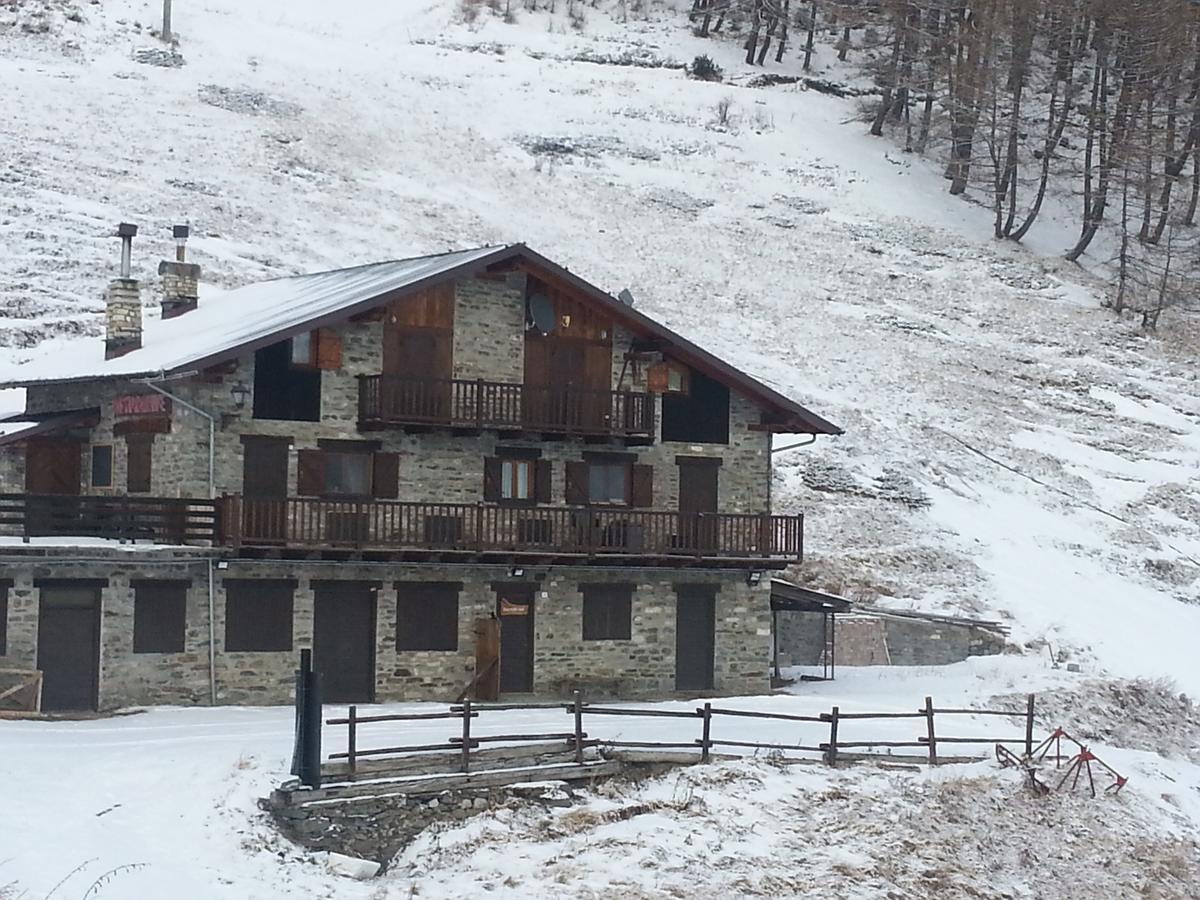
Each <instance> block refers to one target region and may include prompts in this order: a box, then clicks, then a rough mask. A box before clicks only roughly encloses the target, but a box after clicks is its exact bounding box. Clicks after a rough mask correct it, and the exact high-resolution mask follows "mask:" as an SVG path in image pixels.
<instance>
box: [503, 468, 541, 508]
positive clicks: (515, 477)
mask: <svg viewBox="0 0 1200 900" xmlns="http://www.w3.org/2000/svg"><path fill="white" fill-rule="evenodd" d="M522 470H523V471H524V472H525V491H524V493H521V492H520V491H519V490H518V488H519V487H520V483H521V481H520V472H521V471H522ZM536 480H537V460H533V459H519V458H517V457H509V458H505V457H501V458H500V502H501V503H513V504H530V503H534V502H536V496H537V486H536V483H535V482H536ZM506 484H507V492H506Z"/></svg>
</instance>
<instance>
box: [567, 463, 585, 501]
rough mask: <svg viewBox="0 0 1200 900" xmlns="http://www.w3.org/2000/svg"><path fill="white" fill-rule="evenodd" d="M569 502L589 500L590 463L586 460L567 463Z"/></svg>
mask: <svg viewBox="0 0 1200 900" xmlns="http://www.w3.org/2000/svg"><path fill="white" fill-rule="evenodd" d="M566 500H567V502H568V503H573V504H583V503H587V502H588V464H587V463H585V462H568V463H567V490H566Z"/></svg>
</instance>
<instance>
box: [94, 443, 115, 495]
mask: <svg viewBox="0 0 1200 900" xmlns="http://www.w3.org/2000/svg"><path fill="white" fill-rule="evenodd" d="M112 470H113V448H112V444H93V445H92V487H94V488H109V487H112V486H113V471H112Z"/></svg>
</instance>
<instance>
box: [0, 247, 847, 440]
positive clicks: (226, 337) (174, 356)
mask: <svg viewBox="0 0 1200 900" xmlns="http://www.w3.org/2000/svg"><path fill="white" fill-rule="evenodd" d="M518 258H519V259H521V260H523V261H525V262H527V263H529V264H532V265H534V266H535V267H537V268H538V269H541V270H542V271H546V272H550V273H551V274H552V275H553V277H555V278H556V279H558V280H560V281H563V282H566V283H567V284H569V285H571V286H573V287H574V288H575V289H576V290H578V291H579V292H580V293H581V294H582V295H583V296H585V297H587V298H588V299H589V301H590V302H592V303H595V304H596V305H597V306H599V307H600V308H602V309H604V310H606V311H607V312H608V313H610V314H611V315H612V316H613V317H614V318H615V319H616V320H617V321H618V322H621V323H623V324H624V325H626V326H627V327H629V328H630V329H631V330H633V331H634V332H635V333H637V334H640V335H643V336H648V337H650V338H652V339H653V340H654V342H655V345H656V346H658V347H659V348H660V349H662V350H665V351H669V352H670V354H671V355H672V356H673V357H675V358H678V359H680V360H681V361H683V362H685V363H687V364H689V365H692V366H695V367H698V368H700V369H702V370H704V371H707V372H708V373H709V374H710V375H711V376H712V377H715V378H717V379H718V380H720V381H722V382H724V383H726V384H728V385H729V386H731V387H735V388H737V389H738V390H741V391H743V392H745V393H746V394H747V395H748V396H750V397H752V398H755V399H757V400H758V401H759V402H760V403H762V404H763V406H764V409H765V410H767V411H770V413H771V416H772V419H771V422H770V424H769V425H765V427H770V428H771V429H772V430H775V431H784V432H789V433H805V434H840V433H841V429H840V428H838V427H837V426H836V425H834V424H832V423H831V422H828V421H826V420H825V419H822V418H821V417H820V416H818V415H816V414H815V413H813V412H811V411H810V410H807V409H805V408H804V407H803V406H801V405H800V404H798V403H796V401H794V400H791V399H789V398H788V397H785V396H783V395H782V394H780V393H779V392H777V391H776V390H774V389H773V388H771V387H768V386H767V385H765V384H763V383H762V382H761V381H758V380H757V379H755V378H752V377H751V376H749V375H747V374H746V373H745V372H742V371H741V370H739V369H737V368H735V367H734V366H731V365H730V364H729V363H727V362H725V361H724V360H723V359H720V358H719V357H717V356H714V355H713V354H711V353H709V352H708V351H706V350H704V349H702V348H700V347H698V346H696V345H695V344H693V343H691V342H690V341H688V340H687V339H686V338H684V337H683V336H682V335H679V334H676V333H675V332H673V331H671V330H670V329H669V328H666V327H665V326H663V325H661V324H659V323H658V322H656V321H654V320H653V319H651V318H650V317H648V316H646V315H644V314H642V313H641V312H640V311H638V310H635V309H633V308H632V307H630V306H628V305H626V304H624V303H622V302H621V301H619V300H617V299H616V298H615V297H612V296H610V295H609V294H607V293H605V292H604V291H602V290H601V289H600V288H598V287H596V286H595V285H593V284H589V283H588V282H586V281H584V280H583V279H582V278H579V277H578V276H576V275H574V274H572V273H571V272H569V271H568V270H566V269H564V268H562V267H561V266H558V265H556V264H555V263H553V262H552V261H550V260H549V259H547V258H546V257H544V256H541V255H540V254H538V253H535V252H534V251H532V250H530V249H529V248H528V247H526V246H525V245H524V244H508V245H503V246H489V247H478V248H476V249H473V250H456V251H453V252H449V253H441V254H437V255H434V256H418V257H413V258H412V259H400V260H393V261H391V262H380V263H371V264H368V265H364V266H357V267H354V268H349V269H335V270H333V271H329V272H317V273H315V274H312V275H294V276H291V277H288V278H276V279H273V280H270V281H260V282H257V283H255V284H250V285H246V286H245V287H242V288H238V289H237V290H234V291H229V292H227V293H223V294H218V295H217V296H215V297H214V296H208V295H207V294H206V295H205V296H203V297H202V298H201V300H200V303H199V305H198V306H197V308H196V309H194V310H190V311H189V312H187V313H185V314H183V315H180V316H175V317H173V318H170V319H162V318H159V317H156V316H146V317H145V320H144V322H143V328H142V346H141V347H140V348H139V349H137V350H132V351H130V352H128V353H126V354H124V355H122V356H119V357H116V358H115V359H105V358H104V342H103V341H99V340H95V339H90V340H86V341H72V342H71V344H70V347H69V349H68V348H65V347H63V346H61V345H60V346H58V347H53V348H52V349H50V350H49V352H47V353H45V354H43V355H41V356H39V357H36V358H34V359H32V360H30V361H28V362H26V363H24V364H22V365H20V366H17V367H16V368H15V369H14V370H12V371H11V372H10V373H8V374H7V376H5V375H0V387H7V386H14V385H16V386H29V385H34V384H52V383H63V382H76V381H94V380H97V379H104V378H122V379H125V378H137V377H152V376H155V375H160V374H170V373H177V374H179V373H185V372H193V371H198V370H200V369H204V368H206V367H208V366H212V365H215V364H217V363H220V362H224V361H226V360H228V359H230V358H233V357H236V356H239V355H241V354H244V353H249V352H251V351H254V350H257V349H259V348H262V347H265V346H267V345H269V344H273V343H276V342H277V341H281V340H283V339H284V338H288V337H291V336H292V335H295V334H300V333H301V332H304V331H307V330H311V329H315V328H320V327H323V326H325V325H332V324H335V323H337V322H341V321H344V320H345V319H347V318H349V317H350V316H352V315H354V314H356V313H358V312H362V311H366V310H368V309H371V308H373V307H376V306H380V305H382V304H384V303H388V302H391V301H392V300H396V299H399V298H401V297H403V296H405V295H407V294H411V293H413V292H415V291H418V290H420V289H421V288H423V287H425V286H431V285H433V284H436V283H438V282H441V281H444V280H446V279H448V278H455V277H461V276H464V275H469V274H471V273H472V272H477V271H480V270H482V269H484V268H486V267H488V266H491V265H498V264H501V263H508V262H512V261H514V260H516V259H518Z"/></svg>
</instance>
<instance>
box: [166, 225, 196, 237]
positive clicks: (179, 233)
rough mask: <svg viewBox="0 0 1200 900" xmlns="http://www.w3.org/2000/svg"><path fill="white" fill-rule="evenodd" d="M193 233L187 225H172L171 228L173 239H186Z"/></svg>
mask: <svg viewBox="0 0 1200 900" xmlns="http://www.w3.org/2000/svg"><path fill="white" fill-rule="evenodd" d="M191 233H192V230H191V229H190V228H188V226H186V225H172V226H171V237H173V238H186V237H188V236H189V235H190V234H191Z"/></svg>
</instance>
